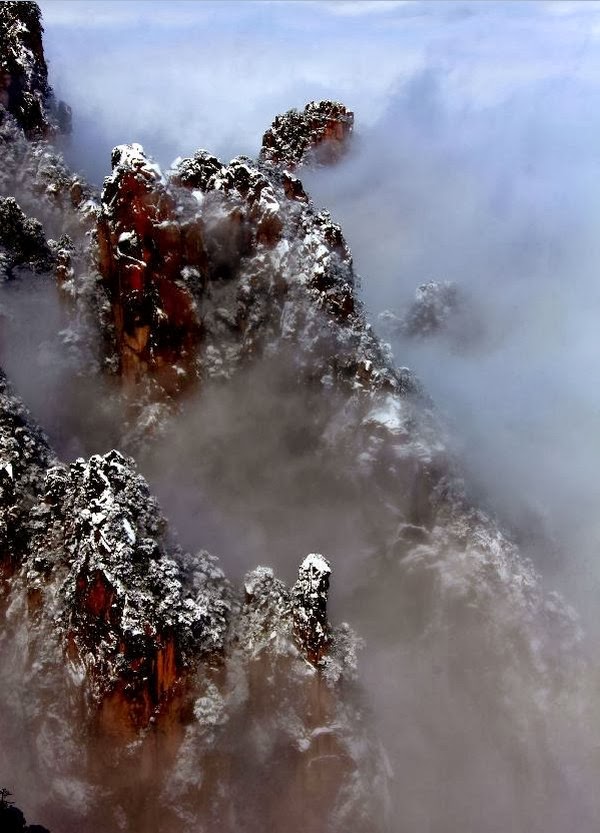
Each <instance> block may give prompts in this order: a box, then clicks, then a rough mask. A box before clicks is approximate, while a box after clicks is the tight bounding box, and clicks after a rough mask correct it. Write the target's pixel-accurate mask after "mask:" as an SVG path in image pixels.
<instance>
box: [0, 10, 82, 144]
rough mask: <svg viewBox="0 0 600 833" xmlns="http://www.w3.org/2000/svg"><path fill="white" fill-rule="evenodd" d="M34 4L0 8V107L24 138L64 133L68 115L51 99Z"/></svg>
mask: <svg viewBox="0 0 600 833" xmlns="http://www.w3.org/2000/svg"><path fill="white" fill-rule="evenodd" d="M42 31H43V29H42V23H41V12H40V8H39V6H38V4H37V3H33V2H21V1H20V0H19V2H13V3H2V5H1V6H0V107H2V108H6V110H7V111H8V112H9V113H11V114H12V115H13V116H14V117H15V118H16V119H17V121H18V123H19V125H20V126H21V127H22V128H23V130H24V131H25V132H26V133H27V135H28V136H40V135H41V136H44V135H49V134H52V133H55V132H59V131H60V132H64V133H68V132H69V131H70V129H71V111H70V108H69V106H68V105H67V104H65V103H64V101H61V102H59V103H58V104H57V103H56V102H54V100H53V98H52V90H51V88H50V86H49V84H48V67H47V65H46V60H45V57H44V48H43V44H42Z"/></svg>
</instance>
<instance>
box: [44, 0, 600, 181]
mask: <svg viewBox="0 0 600 833" xmlns="http://www.w3.org/2000/svg"><path fill="white" fill-rule="evenodd" d="M41 6H42V11H43V16H44V21H45V27H46V49H47V53H48V56H49V60H50V65H51V77H52V80H53V83H54V85H55V87H56V90H57V92H58V94H59V95H60V96H62V97H63V98H65V99H66V100H68V101H69V102H71V104H72V105H73V107H74V110H75V119H76V126H77V128H78V129H79V130H80V132H81V133H82V135H84V136H85V138H86V140H87V141H88V142H94V143H95V145H94V146H96V144H97V146H98V147H99V148H102V147H103V146H104V145H110V144H114V143H117V142H123V141H128V140H129V141H131V140H134V139H137V140H141V141H142V142H143V143H145V144H148V145H149V146H150V147H149V150H151V151H152V152H153V153H154V154H155V155H157V156H158V157H159V158H160V159H161V161H162V162H163V163H164V162H169V161H171V160H170V159H169V158H168V157H169V156H172V157H174V156H177V155H178V154H180V153H189V152H191V151H192V150H194V149H196V148H197V147H200V146H204V147H208V148H210V149H212V150H214V151H216V152H220V153H222V154H223V155H224V156H228V155H232V154H234V153H238V152H248V153H250V152H255V150H256V148H257V146H258V145H259V143H260V137H261V134H262V132H263V130H264V129H265V128H266V127H267V126H268V124H269V123H270V121H271V119H272V117H273V116H274V115H275V114H276V113H277V112H280V111H281V110H284V109H287V108H289V107H292V106H301V105H303V104H304V103H305V102H306V101H307V100H310V99H311V98H318V97H324V96H331V97H335V98H340V99H343V100H344V101H345V102H346V103H347V104H348V105H349V106H351V107H353V108H354V109H355V111H356V114H357V129H359V130H360V129H361V128H362V127H364V126H366V125H369V124H372V123H373V121H374V120H376V119H377V118H378V117H379V116H380V115H381V113H382V112H383V110H384V109H385V108H386V106H387V104H388V102H389V99H390V96H391V95H393V93H394V91H395V90H396V89H397V88H398V86H399V85H401V84H402V83H403V82H405V81H406V80H407V79H409V78H410V77H411V76H412V75H414V73H416V72H419V71H422V70H424V69H428V68H429V69H430V68H434V69H435V70H436V71H437V72H438V73H439V74H440V76H441V77H443V83H444V90H443V93H444V95H445V96H447V97H448V100H449V102H451V103H452V104H453V105H454V106H456V107H464V106H472V107H486V106H490V105H493V104H494V103H496V102H498V101H499V100H502V99H504V98H506V97H507V96H510V95H511V94H512V93H514V92H515V91H518V90H522V89H524V88H527V87H528V86H530V85H531V84H534V83H537V82H540V81H557V82H560V80H561V79H563V78H565V77H566V76H568V77H570V78H571V79H578V80H581V81H582V82H592V83H593V82H594V81H595V79H597V77H598V69H599V67H600V56H599V54H598V48H597V47H598V43H599V38H600V5H598V4H597V3H594V2H585V3H572V2H537V3H536V2H527V3H519V2H510V3H496V2H447V1H446V0H444V2H441V3H439V2H435V0H427V2H420V1H419V0H414V2H411V0H408V1H406V0H396V2H394V0H388V2H377V0H370V1H368V2H345V0H340V2H324V0H317V2H310V0H304V1H303V2H292V0H285V2H276V0H273V1H272V2H251V0H242V2H235V1H234V0H220V1H219V2H194V0H183V2H182V0H171V2H160V1H159V0H151V2H147V0H131V1H128V0H112V1H110V2H103V0H93V2H88V1H87V0H44V2H42V3H41ZM86 163H87V164H88V165H89V164H90V163H89V161H87V160H86ZM94 173H95V175H96V176H97V171H96V169H94Z"/></svg>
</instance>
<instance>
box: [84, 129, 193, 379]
mask: <svg viewBox="0 0 600 833" xmlns="http://www.w3.org/2000/svg"><path fill="white" fill-rule="evenodd" d="M112 161H113V174H112V176H111V177H108V178H107V180H106V181H105V186H104V190H103V192H102V215H101V219H100V222H99V224H98V250H99V264H98V265H99V270H100V273H101V274H102V277H103V278H104V281H105V283H106V286H107V289H108V294H109V297H110V300H111V303H112V311H113V320H114V325H115V331H116V345H117V352H118V356H119V362H120V372H121V374H122V376H123V377H124V378H125V379H128V380H136V379H138V378H140V377H141V376H142V375H144V374H145V373H146V372H148V373H150V374H153V375H155V376H158V377H159V378H160V381H161V384H162V386H163V387H164V388H165V389H166V390H168V391H173V392H175V391H177V390H179V389H180V388H181V387H182V386H183V385H184V383H185V381H186V379H187V377H188V371H189V365H190V363H191V362H192V361H193V356H194V351H195V346H196V343H197V339H198V336H199V331H200V325H199V320H198V316H197V311H196V305H195V302H194V298H193V297H192V295H191V293H190V292H189V290H188V289H187V288H186V286H185V285H184V284H183V282H182V280H181V270H182V268H183V266H185V265H193V266H195V267H197V268H198V269H200V270H204V268H205V263H206V257H205V253H204V244H203V237H202V229H201V227H200V225H199V224H195V225H194V226H193V227H192V228H190V227H186V226H185V225H184V224H180V223H179V222H178V221H177V219H176V216H175V214H176V213H175V204H174V201H173V199H172V197H171V196H170V195H169V194H168V193H167V190H166V188H165V186H164V182H163V180H162V176H161V174H160V171H159V170H158V169H157V168H156V167H155V166H153V165H152V164H151V163H150V161H149V160H148V159H147V158H146V157H145V155H144V152H143V150H142V148H141V147H140V146H139V145H123V146H121V147H119V148H116V149H115V151H114V152H113V160H112Z"/></svg>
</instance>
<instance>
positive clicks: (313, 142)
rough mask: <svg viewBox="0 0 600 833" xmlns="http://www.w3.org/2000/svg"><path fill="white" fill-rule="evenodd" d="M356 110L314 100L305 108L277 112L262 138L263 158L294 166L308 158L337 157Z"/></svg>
mask: <svg viewBox="0 0 600 833" xmlns="http://www.w3.org/2000/svg"><path fill="white" fill-rule="evenodd" d="M353 126H354V113H352V112H351V111H350V110H348V109H347V108H346V107H344V105H343V104H340V103H339V102H337V101H319V102H316V101H311V102H309V103H308V104H307V105H306V107H305V108H304V110H302V111H298V110H288V111H287V113H284V114H283V115H281V116H276V117H275V119H274V120H273V123H272V125H271V127H270V128H269V129H268V130H267V131H266V133H265V134H264V136H263V140H262V148H261V151H260V159H261V160H262V161H265V162H266V161H268V162H275V163H277V164H280V165H283V166H284V167H286V168H295V167H297V166H298V165H301V164H302V163H304V162H307V161H313V162H317V163H321V164H323V163H324V164H327V163H331V162H335V161H337V160H338V159H339V158H340V156H341V155H342V154H343V152H344V151H345V149H346V145H347V141H348V138H349V137H350V134H351V133H352V129H353Z"/></svg>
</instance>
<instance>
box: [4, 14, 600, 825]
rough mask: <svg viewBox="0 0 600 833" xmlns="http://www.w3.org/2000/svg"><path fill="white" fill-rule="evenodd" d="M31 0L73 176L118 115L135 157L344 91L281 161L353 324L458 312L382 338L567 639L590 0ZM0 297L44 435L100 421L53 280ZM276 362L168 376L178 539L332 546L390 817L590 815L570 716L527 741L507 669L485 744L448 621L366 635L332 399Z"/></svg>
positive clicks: (581, 500) (252, 148)
mask: <svg viewBox="0 0 600 833" xmlns="http://www.w3.org/2000/svg"><path fill="white" fill-rule="evenodd" d="M41 6H42V11H43V14H44V20H45V28H46V42H45V43H46V50H47V54H48V59H49V64H50V77H51V79H52V83H53V86H54V88H55V91H56V93H57V95H58V96H59V97H61V98H64V99H65V100H66V101H68V102H69V103H70V104H71V105H72V107H73V111H74V133H73V136H72V137H71V138H70V139H69V140H68V141H66V142H65V144H64V147H63V150H64V152H65V154H66V157H67V160H68V162H69V163H70V164H71V165H72V166H73V167H75V168H78V169H81V170H82V171H83V172H84V173H85V175H86V176H87V177H88V178H89V179H90V180H91V181H93V182H94V183H100V182H101V180H102V177H103V176H104V175H105V174H107V173H108V169H109V158H110V150H111V148H112V146H113V145H115V144H118V143H121V142H129V141H139V142H141V143H142V144H143V145H144V146H145V148H146V150H147V151H148V152H149V153H151V154H152V155H153V156H154V158H156V159H157V160H158V161H159V162H160V163H161V164H162V165H163V166H167V165H168V164H169V163H170V162H171V161H172V160H173V159H174V158H175V157H177V156H179V155H182V156H183V155H187V154H190V153H192V152H193V151H194V150H196V149H197V148H199V147H204V148H207V149H208V150H210V151H211V152H214V153H216V154H218V155H219V156H221V157H222V158H224V159H227V158H229V157H231V156H233V155H236V154H240V153H247V154H249V155H251V156H255V155H256V153H257V151H258V148H259V146H260V139H261V135H262V133H263V131H264V130H265V129H266V128H267V127H268V125H269V124H270V122H271V120H272V118H273V116H274V115H275V114H276V113H279V112H282V111H285V110H287V109H288V108H290V107H293V106H297V107H301V106H303V105H304V103H305V102H306V101H308V100H310V99H318V98H321V97H331V98H335V99H339V100H341V101H343V102H344V103H345V104H347V105H348V106H349V107H351V108H352V109H353V110H354V112H355V114H356V128H355V136H354V140H353V146H352V148H351V150H350V151H349V153H348V155H347V157H346V158H345V159H344V160H343V161H342V162H340V163H339V164H338V165H337V166H335V167H333V168H322V169H318V170H314V171H303V172H301V174H300V176H301V178H302V180H303V183H304V185H305V188H306V190H307V191H308V192H309V194H310V195H311V197H312V198H313V199H314V201H315V202H316V203H317V205H318V206H319V207H324V208H326V209H328V210H330V211H331V213H332V216H333V218H334V219H335V220H336V221H337V222H339V223H340V225H341V227H342V229H343V232H344V235H345V237H346V239H347V241H348V243H349V245H350V248H351V249H352V252H353V255H354V259H355V265H356V268H357V271H358V272H359V274H360V276H361V289H360V292H361V295H362V298H363V301H364V303H365V306H366V309H367V314H368V317H369V319H370V321H371V322H372V323H373V325H374V327H375V328H376V329H377V328H379V327H381V325H380V322H379V319H378V314H379V313H380V312H382V311H383V310H385V309H391V310H394V311H396V312H399V313H401V312H402V311H403V310H405V309H406V308H407V306H408V305H409V304H410V303H411V302H412V299H413V296H414V291H415V289H416V288H417V286H419V285H420V284H422V283H424V282H426V281H428V280H432V279H435V280H452V281H455V282H456V283H457V284H458V285H459V287H460V288H461V290H462V291H463V292H464V295H465V297H466V299H467V300H468V303H469V306H468V309H469V310H470V311H471V312H470V313H469V314H471V315H473V316H474V318H475V319H476V321H475V323H476V324H477V327H478V330H479V331H480V332H481V333H482V338H481V339H480V340H479V341H477V342H476V343H474V344H472V345H470V346H469V347H468V348H467V349H463V348H461V347H460V346H458V345H457V343H456V342H455V341H453V340H452V338H449V337H448V336H447V335H445V334H444V333H441V334H440V335H438V336H436V337H433V338H430V339H427V340H419V339H416V340H415V339H408V338H400V337H397V338H394V340H393V343H392V348H393V351H394V355H395V359H396V362H397V364H398V365H399V366H408V367H410V368H411V369H413V370H414V371H415V373H416V375H417V376H418V378H419V379H420V380H421V381H422V382H423V386H424V388H425V390H426V391H427V393H428V394H429V395H430V396H431V397H432V399H433V401H434V404H435V407H436V410H437V413H438V415H439V416H440V419H441V420H442V421H443V422H444V424H445V426H446V429H447V433H448V436H449V438H450V442H451V448H452V452H453V454H454V456H455V458H456V460H457V461H458V462H459V465H460V467H461V468H462V470H463V471H464V473H465V477H466V481H467V488H468V490H469V493H470V495H471V497H472V499H473V501H474V502H475V503H476V504H477V505H481V506H484V507H485V508H486V509H487V510H488V511H489V512H490V513H492V514H494V515H496V516H498V517H499V519H500V521H501V523H502V525H503V527H504V529H505V530H506V531H507V533H508V534H509V535H510V536H512V537H514V538H516V539H517V540H518V541H519V543H520V545H521V547H522V550H523V552H524V553H525V554H526V555H529V556H531V557H532V558H533V560H534V563H535V565H536V568H537V569H538V571H539V572H540V573H541V576H542V579H543V581H544V583H545V585H546V586H547V587H548V588H550V589H558V590H559V591H561V592H563V593H564V594H565V596H566V597H567V599H568V600H569V601H570V602H571V603H572V604H573V605H574V607H575V608H576V610H577V611H578V613H579V614H580V615H581V616H582V618H583V621H584V623H585V626H586V628H587V630H588V632H589V634H590V638H591V639H590V646H591V648H592V649H593V645H594V642H593V640H594V638H595V637H597V635H598V634H599V633H600V617H598V613H597V604H596V599H597V597H598V591H599V589H600V566H599V561H598V557H597V556H598V547H599V544H600V526H599V523H598V520H597V517H598V515H597V507H598V505H599V502H600V473H599V467H598V464H597V461H598V459H599V456H600V439H599V438H600V387H599V386H598V384H597V380H598V367H599V366H600V341H599V339H598V335H597V332H598V330H597V327H598V320H599V318H600V281H599V280H598V276H597V268H598V266H597V264H599V263H600V233H599V232H600V228H599V226H600V187H599V186H600V151H599V150H598V135H599V133H600V130H599V128H600V48H599V39H600V5H598V4H596V3H586V4H583V3H581V4H579V3H570V2H564V3H560V2H556V3H544V2H539V3H535V4H534V3H511V4H503V3H474V2H470V3H464V2H453V3H446V2H444V3H436V2H428V3H421V2H398V3H392V2H390V3H346V2H338V3H335V2H332V3H291V2H286V3H260V2H258V3H234V2H232V3H226V4H223V3H219V4H216V3H190V2H185V3H179V2H173V3H169V4H160V5H159V4H156V3H147V2H131V3H116V2H114V3H111V2H107V3H88V2H78V3H72V2H43V3H41ZM2 303H3V307H4V310H5V314H7V316H8V317H7V321H8V324H7V325H6V327H5V329H4V335H3V342H4V343H3V344H2V345H1V347H0V354H1V355H0V364H3V365H4V366H5V369H6V371H7V373H8V375H9V377H10V378H11V379H12V380H13V381H14V383H15V387H16V390H17V392H18V393H19V395H21V396H22V397H23V399H24V400H25V402H26V404H28V405H29V406H30V407H31V409H32V412H33V415H34V417H35V419H36V420H38V421H39V422H40V424H41V425H42V426H43V427H44V429H45V430H47V431H48V433H49V435H50V438H51V441H52V443H53V444H54V446H55V447H56V449H57V451H58V453H59V454H60V456H61V457H62V458H63V459H66V460H70V459H72V458H73V457H75V456H77V455H78V454H84V455H86V456H87V455H89V454H92V453H97V452H103V451H106V450H108V448H110V447H111V446H112V445H113V444H117V443H118V442H119V441H120V438H121V434H120V429H121V423H122V419H123V410H122V404H120V403H119V402H116V403H115V402H114V401H113V399H114V396H113V394H114V392H113V391H112V389H111V386H110V384H109V383H107V382H104V381H101V380H99V379H98V378H97V377H94V376H91V375H89V376H88V377H86V375H85V368H84V367H83V366H82V365H81V356H80V355H79V354H78V353H77V351H75V352H74V354H73V357H72V359H69V360H65V358H64V356H65V352H64V350H65V344H68V338H69V336H68V333H69V331H70V328H73V327H74V332H75V334H76V333H77V327H76V326H75V325H74V323H73V321H72V320H71V318H70V314H69V312H68V310H66V309H65V308H64V306H63V305H62V303H61V301H60V298H59V297H58V295H57V293H56V290H55V288H54V287H53V286H51V285H50V284H48V283H44V282H43V280H42V279H40V281H38V282H37V283H36V284H35V285H33V284H32V283H31V280H28V282H24V283H21V284H19V285H15V286H12V287H9V288H8V289H5V290H4V291H3V295H2ZM24 319H25V320H27V321H28V323H29V326H28V327H27V328H25V329H23V328H22V327H21V326H20V322H21V321H22V320H24ZM11 322H13V323H12V324H11ZM78 356H79V357H78ZM284 390H285V386H283V387H282V386H278V381H277V367H275V368H273V366H272V365H267V366H260V365H259V366H257V367H256V368H254V370H253V371H252V373H248V374H247V375H244V376H243V378H242V379H240V380H237V381H236V382H235V383H234V384H232V385H231V387H230V388H228V389H226V390H223V389H220V388H218V387H215V388H209V389H207V390H203V391H202V393H201V395H200V396H198V397H195V396H193V397H191V398H190V399H189V400H187V401H185V402H184V403H183V407H182V410H181V413H179V414H178V416H177V417H176V418H175V419H174V421H173V424H172V425H171V427H170V429H169V431H167V433H166V434H165V435H164V436H163V437H162V438H161V439H160V441H159V442H158V443H156V444H155V445H153V446H152V447H149V448H147V449H145V450H144V451H143V452H141V453H140V455H139V459H138V464H139V467H140V470H141V471H142V472H143V473H144V475H145V476H146V477H147V478H148V480H149V482H150V484H151V487H152V490H153V491H155V492H156V493H157V495H158V496H159V498H160V501H161V505H162V507H163V510H164V512H165V514H166V516H167V517H168V518H169V520H170V521H171V522H172V525H173V529H174V530H175V532H176V533H177V535H178V536H179V539H180V541H181V542H182V544H183V545H184V547H186V548H189V549H190V550H193V549H197V548H199V547H206V548H207V549H209V550H211V551H212V552H214V553H215V554H216V555H218V556H219V557H220V558H221V561H222V565H223V567H224V569H225V571H226V572H227V574H228V575H230V576H231V578H232V579H235V580H237V579H239V578H240V577H241V576H242V575H243V573H244V572H245V571H246V570H247V569H249V568H251V567H252V566H254V565H255V564H257V563H266V564H272V565H273V566H275V568H276V570H277V572H278V573H279V574H280V575H281V576H282V577H283V578H284V579H285V580H286V581H288V582H289V581H291V580H293V577H294V571H295V569H296V566H297V562H298V560H299V559H300V558H301V557H302V556H303V555H304V554H305V553H306V552H309V551H323V552H324V553H326V554H327V556H328V557H330V558H331V559H332V561H333V566H334V578H333V591H332V617H334V618H338V617H345V618H348V620H349V621H350V622H351V623H352V624H353V625H356V627H357V629H358V630H359V631H360V632H361V633H362V634H363V635H364V636H365V637H366V640H367V648H366V651H365V656H364V659H363V665H362V679H363V682H364V684H365V688H366V691H367V696H368V699H369V701H370V703H371V705H372V710H373V713H374V714H375V715H376V717H375V718H374V722H375V724H376V725H377V729H378V731H379V732H380V734H381V735H382V736H383V737H384V739H385V743H386V747H387V749H388V753H389V757H390V761H391V769H392V771H393V773H394V775H393V781H392V783H393V785H394V789H395V790H396V792H397V795H396V796H395V797H393V800H392V806H393V807H394V812H395V813H396V814H397V815H396V819H395V822H394V823H393V824H392V829H393V831H394V833H396V831H400V830H403V831H404V830H406V831H410V833H448V832H449V831H454V830H458V829H465V830H485V831H486V833H492V832H493V831H496V830H497V831H506V830H509V829H510V830H514V831H521V830H525V829H531V830H541V829H545V830H547V831H552V833H555V831H556V833H563V831H564V830H565V829H567V827H568V826H573V825H574V824H579V826H580V828H581V829H582V830H592V829H593V819H594V811H595V810H597V807H596V806H595V803H594V798H593V793H594V789H595V788H594V787H593V784H594V778H595V775H594V773H596V772H597V761H596V762H595V763H594V765H591V764H590V761H589V759H592V758H594V755H595V754H596V753H595V752H594V750H593V748H592V747H593V742H592V743H590V741H589V740H588V741H587V742H586V740H585V738H584V737H583V736H582V735H583V734H585V732H584V731H582V728H583V730H585V728H586V727H585V726H583V727H582V726H578V727H575V728H573V726H572V725H571V724H570V723H569V722H568V720H567V719H566V718H565V720H564V723H563V721H562V719H561V718H560V717H559V712H558V711H556V712H554V713H553V716H554V718H555V719H556V722H555V724H554V727H553V731H554V737H553V743H554V746H553V750H554V751H553V753H552V754H550V753H549V752H548V751H547V749H546V747H545V746H544V745H543V744H541V745H540V746H539V747H537V746H536V745H535V744H536V740H535V738H536V737H537V736H536V735H535V732H534V730H533V729H532V727H531V723H533V722H534V721H535V709H534V704H533V703H532V702H531V697H530V691H529V689H528V688H527V684H526V683H525V682H524V683H523V685H522V688H519V696H520V699H519V700H518V701H517V708H520V709H522V713H521V715H522V720H523V724H524V725H525V726H526V730H524V732H523V739H522V741H521V745H517V746H513V745H511V744H512V739H511V736H510V733H509V731H508V730H507V728H506V726H507V724H506V723H505V719H506V718H505V716H504V715H500V716H499V715H498V714H497V713H496V712H495V711H494V709H496V707H497V704H496V701H495V700H494V697H495V696H496V692H494V691H491V690H488V689H487V688H486V687H485V684H484V683H481V687H480V688H478V687H474V686H473V683H472V681H469V683H468V684H467V683H465V682H464V681H463V680H458V681H457V680H456V679H450V678H449V677H448V676H447V675H446V672H445V671H444V668H445V662H446V657H447V655H448V654H449V653H451V652H452V651H456V652H457V653H458V654H460V656H462V657H463V658H464V665H465V667H469V668H470V667H473V668H474V669H476V670H477V671H478V670H479V667H485V658H484V659H482V657H481V656H480V655H479V653H478V651H479V650H480V646H477V645H476V644H475V645H474V643H475V642H476V639H475V637H474V636H473V634H472V633H470V632H469V630H468V628H467V629H465V631H464V632H461V637H462V641H460V645H458V646H457V645H455V644H453V645H451V646H449V645H447V644H440V645H438V646H437V647H435V648H433V649H432V648H431V646H426V647H424V646H423V645H420V646H419V645H416V646H415V645H412V644H411V642H410V637H409V634H404V633H403V634H389V633H388V634H387V641H384V640H382V642H381V643H378V639H379V637H380V634H381V631H382V630H384V629H385V626H384V625H382V622H381V620H382V619H383V618H384V615H383V613H382V611H381V610H380V609H379V607H378V602H377V599H375V600H373V599H368V598H364V597H361V596H360V579H361V577H362V571H363V569H364V567H365V564H366V563H367V560H368V556H369V551H370V546H371V544H372V538H371V535H372V529H371V528H368V527H367V526H365V523H364V515H365V514H367V513H366V512H365V505H366V506H367V507H368V508H372V507H371V505H370V504H369V503H368V501H367V500H366V499H365V496H364V495H360V494H357V493H355V492H353V491H352V489H351V488H350V487H348V488H345V483H344V479H343V473H342V474H340V472H343V468H342V466H341V463H342V461H340V459H339V458H336V457H335V456H332V457H331V458H330V459H323V458H322V457H321V456H318V455H317V453H316V452H315V449H316V448H317V447H318V442H317V440H318V438H319V436H320V433H321V431H322V430H323V427H324V426H325V425H326V424H327V419H328V417H329V415H330V414H331V412H332V411H333V410H334V409H335V406H336V403H335V402H329V403H320V404H319V403H315V402H312V401H308V400H307V399H306V398H305V397H304V395H298V394H297V395H295V396H294V394H293V393H290V391H289V390H285V395H284V393H283V391H284ZM89 402H96V403H103V404H102V407H100V408H86V407H85V406H86V403H89ZM282 403H284V404H282ZM313 441H314V442H313ZM376 521H377V518H376V517H375V518H374V519H373V526H374V527H376ZM393 612H394V613H395V610H394V611H393ZM396 637H397V638H396ZM390 669H393V671H391V670H390ZM596 685H597V681H594V680H590V681H589V687H590V690H592V689H593V690H594V691H595V690H596V689H595V688H594V686H596ZM592 715H593V717H594V720H595V724H596V725H597V722H598V721H597V718H598V714H597V708H596V707H595V706H593V707H592ZM589 716H590V714H589V713H588V717H589ZM591 735H592V736H593V735H594V733H593V732H591ZM548 743H549V745H550V741H549V742H548ZM528 744H529V746H528ZM557 749H558V750H559V751H558V752H557V751H556V750H557ZM582 750H583V751H582ZM586 756H588V757H587V758H586ZM524 773H526V774H527V776H528V777H524ZM532 773H533V775H532ZM522 776H523V784H525V785H526V786H523V785H521V784H520V783H519V779H520V778H521V777H522ZM536 779H537V782H536ZM532 783H537V785H538V790H537V792H536V790H535V789H534V790H531V791H529V792H528V790H529V788H530V787H531V784H532ZM549 785H551V786H552V787H553V788H554V791H553V789H551V788H550V787H549ZM549 793H550V794H552V795H553V800H552V801H551V802H549V803H547V805H546V806H544V802H545V801H546V800H547V796H548V794H549Z"/></svg>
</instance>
